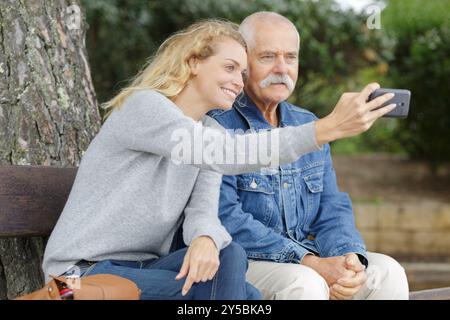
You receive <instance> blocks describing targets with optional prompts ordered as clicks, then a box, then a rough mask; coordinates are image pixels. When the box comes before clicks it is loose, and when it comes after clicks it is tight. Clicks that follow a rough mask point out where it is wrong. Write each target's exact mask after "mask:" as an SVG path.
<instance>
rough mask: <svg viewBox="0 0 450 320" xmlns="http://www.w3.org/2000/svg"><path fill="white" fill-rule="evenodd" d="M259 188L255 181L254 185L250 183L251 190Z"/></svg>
mask: <svg viewBox="0 0 450 320" xmlns="http://www.w3.org/2000/svg"><path fill="white" fill-rule="evenodd" d="M257 187H258V184H257V183H256V182H255V180H253V181H252V183H250V188H252V189H256V188H257Z"/></svg>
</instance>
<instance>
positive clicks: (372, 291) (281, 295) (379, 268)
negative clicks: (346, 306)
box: [247, 252, 409, 300]
mask: <svg viewBox="0 0 450 320" xmlns="http://www.w3.org/2000/svg"><path fill="white" fill-rule="evenodd" d="M367 257H368V261H369V267H368V268H367V270H366V274H367V281H366V283H365V284H364V285H363V286H362V287H361V289H360V290H359V291H358V292H357V293H356V295H355V296H354V297H353V299H356V300H407V299H408V298H409V288H408V280H407V279H406V273H405V270H404V269H403V267H402V266H401V265H400V264H399V263H398V262H397V261H395V260H394V259H393V258H391V257H389V256H387V255H384V254H380V253H374V252H368V253H367ZM247 281H248V282H250V283H251V284H252V285H254V286H255V287H256V288H258V289H259V290H260V291H261V293H262V295H263V299H265V300H328V299H329V288H328V285H327V283H326V281H325V279H324V278H322V276H320V275H319V274H318V273H317V272H316V271H315V270H313V269H312V268H310V267H307V266H304V265H301V264H294V263H278V262H270V261H261V260H249V267H248V271H247Z"/></svg>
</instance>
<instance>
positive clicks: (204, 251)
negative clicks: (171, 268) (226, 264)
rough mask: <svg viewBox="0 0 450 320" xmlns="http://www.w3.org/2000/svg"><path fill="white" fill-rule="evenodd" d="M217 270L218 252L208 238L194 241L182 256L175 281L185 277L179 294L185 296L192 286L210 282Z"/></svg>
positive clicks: (203, 237)
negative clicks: (181, 262) (181, 263)
mask: <svg viewBox="0 0 450 320" xmlns="http://www.w3.org/2000/svg"><path fill="white" fill-rule="evenodd" d="M218 269H219V250H218V249H217V247H216V244H215V243H214V241H213V240H212V239H211V238H210V237H208V236H200V237H198V238H196V239H194V240H193V241H192V243H191V245H190V247H189V249H188V250H187V252H186V255H185V256H184V260H183V265H182V266H181V269H180V273H178V275H177V276H176V278H175V280H180V279H182V278H184V277H186V276H187V278H186V281H185V283H184V286H183V289H182V291H181V294H182V295H183V296H185V295H186V294H187V293H188V291H189V290H190V289H191V287H192V285H193V284H194V283H197V282H200V281H202V282H206V281H208V280H211V279H212V278H213V277H214V275H215V274H216V272H217V270H218Z"/></svg>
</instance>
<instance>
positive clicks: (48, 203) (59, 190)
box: [0, 165, 450, 300]
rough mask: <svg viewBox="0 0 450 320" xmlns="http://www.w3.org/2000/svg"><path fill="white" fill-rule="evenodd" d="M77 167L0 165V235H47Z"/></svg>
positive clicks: (449, 291)
mask: <svg viewBox="0 0 450 320" xmlns="http://www.w3.org/2000/svg"><path fill="white" fill-rule="evenodd" d="M76 173H77V168H74V167H70V168H56V167H48V166H14V165H3V166H0V238H1V237H31V236H48V235H50V233H51V231H52V229H53V228H54V226H55V224H56V222H57V220H58V217H59V215H60V213H61V212H62V210H63V208H64V205H65V203H66V201H67V198H68V196H69V193H70V190H71V188H72V185H73V182H74V180H75V176H76ZM410 299H412V300H450V287H448V288H439V289H431V290H423V291H415V292H411V294H410Z"/></svg>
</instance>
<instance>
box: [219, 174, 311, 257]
mask: <svg viewBox="0 0 450 320" xmlns="http://www.w3.org/2000/svg"><path fill="white" fill-rule="evenodd" d="M219 218H220V220H221V221H222V224H223V225H224V226H225V228H226V229H227V231H228V232H229V233H230V235H231V236H232V238H233V241H235V242H237V243H238V244H240V245H241V246H242V247H243V248H244V249H245V251H246V252H247V257H248V258H250V259H259V260H271V261H276V262H287V263H289V262H293V263H300V262H301V260H302V259H303V257H304V256H305V255H306V254H308V253H310V252H309V251H308V250H307V249H305V248H304V247H302V246H300V245H299V244H297V243H295V242H293V241H291V240H290V239H288V238H285V237H283V236H282V235H280V234H278V233H276V232H275V231H273V230H272V229H271V228H268V227H266V226H265V225H264V224H263V223H261V222H260V221H258V220H256V219H254V217H253V215H252V214H251V213H249V212H245V211H244V210H243V209H242V205H241V203H240V201H239V196H238V193H237V179H236V176H223V179H222V186H221V189H220V201H219Z"/></svg>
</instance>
